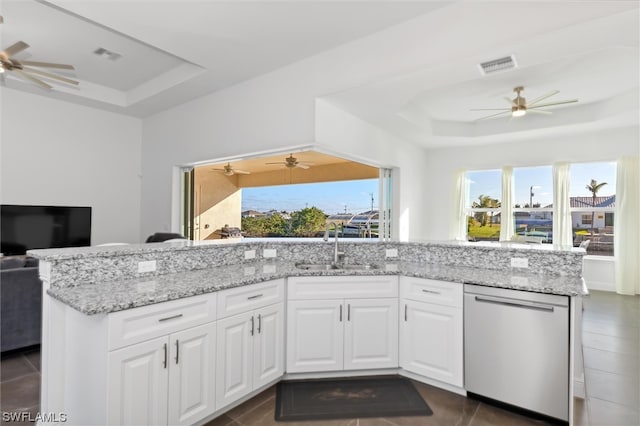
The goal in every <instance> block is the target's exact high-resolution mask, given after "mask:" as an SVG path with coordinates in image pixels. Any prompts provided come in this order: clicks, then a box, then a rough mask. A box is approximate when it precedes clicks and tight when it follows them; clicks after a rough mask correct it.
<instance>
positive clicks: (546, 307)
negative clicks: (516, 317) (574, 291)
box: [475, 296, 553, 312]
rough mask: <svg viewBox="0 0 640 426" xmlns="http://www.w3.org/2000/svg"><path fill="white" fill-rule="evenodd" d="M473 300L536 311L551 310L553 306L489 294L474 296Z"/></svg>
mask: <svg viewBox="0 0 640 426" xmlns="http://www.w3.org/2000/svg"><path fill="white" fill-rule="evenodd" d="M475 300H476V302H484V303H493V304H496V305H505V306H512V307H514V308H524V309H533V310H536V311H546V312H553V306H549V305H539V304H533V303H528V302H525V301H522V300H518V301H511V300H507V299H502V298H498V297H490V296H475Z"/></svg>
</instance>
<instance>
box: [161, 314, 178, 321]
mask: <svg viewBox="0 0 640 426" xmlns="http://www.w3.org/2000/svg"><path fill="white" fill-rule="evenodd" d="M181 316H182V314H178V315H173V316H171V317H166V318H160V319H159V320H158V322H163V321H169V320H172V319H176V318H180V317H181Z"/></svg>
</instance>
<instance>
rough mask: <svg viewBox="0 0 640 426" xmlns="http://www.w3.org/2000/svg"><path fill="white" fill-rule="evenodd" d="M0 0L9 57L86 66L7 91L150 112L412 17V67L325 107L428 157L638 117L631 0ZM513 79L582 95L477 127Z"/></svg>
mask: <svg viewBox="0 0 640 426" xmlns="http://www.w3.org/2000/svg"><path fill="white" fill-rule="evenodd" d="M0 1H1V3H0V6H1V10H0V13H1V14H2V15H3V16H4V24H2V25H1V26H0V28H1V31H2V33H1V34H2V40H1V42H2V43H1V45H2V48H5V47H7V46H9V45H11V44H12V43H14V42H16V41H18V40H24V41H25V42H27V43H29V44H30V45H31V47H30V48H29V49H27V50H26V51H25V52H23V54H22V55H28V56H29V59H31V60H42V61H51V62H62V63H70V64H74V65H76V71H75V73H71V74H66V75H69V76H71V77H72V78H76V79H78V80H80V82H81V84H80V87H78V88H75V87H66V86H64V85H59V84H56V87H55V90H53V91H50V92H44V91H42V90H41V89H40V88H38V87H36V86H34V85H31V84H26V83H23V82H21V81H18V80H15V79H12V78H10V77H6V78H5V82H4V84H5V85H6V86H8V87H13V88H17V89H19V90H25V91H30V92H33V93H39V94H42V95H45V96H51V97H56V98H60V99H64V100H68V101H72V102H77V103H81V104H85V105H91V106H96V107H100V108H104V109H107V110H112V111H116V112H121V113H125V114H130V115H134V116H139V117H145V116H148V115H151V114H154V113H156V112H159V111H162V110H165V109H167V108H170V107H172V106H175V105H178V104H181V103H183V102H186V101H189V100H191V99H194V98H196V97H199V96H202V95H205V94H207V93H211V92H214V91H217V90H221V89H223V88H226V87H229V86H232V85H235V84H237V83H239V82H242V81H244V80H247V79H250V78H253V77H256V76H258V75H261V74H264V73H267V72H270V71H273V70H276V69H278V68H281V67H284V66H286V65H288V64H292V63H294V62H297V61H300V60H302V59H304V58H308V57H311V56H314V55H318V54H320V53H322V52H324V51H328V50H331V49H334V48H339V47H340V46H343V45H346V44H347V43H350V42H353V41H354V40H358V39H359V40H365V38H366V37H368V36H369V37H373V36H375V35H376V34H382V33H383V32H385V31H387V29H390V28H391V27H393V28H394V29H396V30H397V29H398V28H402V27H403V25H405V24H408V26H409V27H410V28H411V29H409V30H407V31H406V32H405V33H406V34H405V39H398V38H390V39H389V40H391V39H393V40H395V43H397V46H395V45H394V49H397V52H398V56H399V57H400V56H402V55H404V56H402V57H403V58H405V59H406V58H407V57H408V56H413V57H414V60H413V61H405V62H403V63H409V62H411V63H413V64H421V65H414V67H413V68H410V69H407V68H406V67H405V68H404V69H402V71H398V72H396V73H393V74H391V75H389V74H387V75H386V77H384V78H381V79H379V80H377V81H375V82H373V83H371V76H367V75H363V80H362V85H360V86H357V87H352V88H346V89H345V88H342V89H338V90H339V91H338V92H337V93H333V94H331V95H329V96H327V97H326V99H327V100H328V101H330V102H331V103H333V104H335V105H337V106H339V107H340V108H343V109H344V110H347V111H349V112H351V113H353V114H354V115H356V116H359V117H361V118H363V119H365V120H367V121H369V122H371V123H373V124H375V125H377V126H379V127H382V128H384V129H387V130H389V131H390V132H392V133H394V134H397V135H400V136H402V137H404V138H405V139H408V140H410V141H413V142H416V143H419V144H422V145H423V146H425V147H431V148H432V147H440V146H452V145H468V144H478V143H495V142H501V141H506V140H511V139H513V138H514V137H517V138H519V139H526V138H538V137H544V136H549V135H559V134H566V133H576V132H587V131H594V130H598V129H602V128H608V127H622V126H631V125H638V120H639V104H640V100H639V98H640V95H639V86H640V65H639V63H640V59H639V52H640V43H639V41H640V33H639V29H640V19H639V17H640V14H639V10H640V9H639V7H640V2H638V1H633V0H629V1H605V0H603V1H578V2H576V1H520V0H510V1H508V2H507V1H488V0H468V1H451V0H446V1H428V0H425V1H393V0H388V1H364V0H356V1H329V0H327V1H322V0H320V1H311V0H298V1H271V0H260V1H215V0H199V1H196V0H156V1H150V0H128V1H119V0H51V1H49V2H42V1H34V0H0ZM423 21H424V25H419V28H420V30H419V31H418V30H416V29H415V27H416V25H415V23H416V22H419V23H420V24H422V22H423ZM411 23H413V24H411ZM412 25H413V26H412ZM399 32H400V33H401V31H395V33H394V34H396V35H397V34H398V33H399ZM385 34H386V33H385ZM412 37H413V38H412ZM371 40H373V38H372V39H371ZM383 40H384V41H386V40H387V39H383ZM402 41H404V42H402ZM378 42H379V39H378ZM99 47H102V48H105V49H108V50H110V51H114V52H116V53H118V54H121V55H122V58H121V59H120V60H118V61H110V60H107V59H103V58H99V57H98V56H96V55H94V54H93V53H92V52H93V51H94V50H95V49H96V48H99ZM384 47H386V46H384ZM373 51H375V49H374V50H373ZM362 54H363V55H370V54H371V51H368V52H363V53H362ZM509 54H513V55H515V57H516V60H517V63H518V67H517V68H516V69H514V70H510V71H505V72H500V73H496V74H493V75H489V76H483V75H482V74H481V73H480V72H479V70H478V63H480V62H483V61H486V60H490V59H495V58H498V57H502V56H505V55H509ZM23 59H26V56H25V57H23ZM394 59H395V58H394ZM353 60H354V61H358V57H357V54H356V55H354V57H353ZM390 60H391V58H389V60H388V61H381V63H384V62H389V61H390ZM398 62H401V61H398ZM396 68H398V69H400V68H401V66H400V65H398V66H397V67H396ZM372 71H374V70H372ZM371 75H384V73H380V72H372V73H371ZM515 86H524V87H525V92H524V95H525V96H526V97H527V98H528V99H533V98H536V97H538V96H540V95H542V94H545V93H548V92H550V91H552V90H559V91H560V93H559V94H558V95H555V96H554V97H553V98H551V99H550V100H564V99H579V102H578V103H576V104H568V105H562V106H557V107H552V108H549V110H550V111H552V112H553V114H552V115H550V116H534V115H533V114H527V115H526V116H525V117H522V118H520V119H512V120H510V119H509V118H496V119H490V120H485V121H476V119H477V118H479V117H482V116H483V113H482V112H472V111H469V110H470V109H472V108H494V107H495V108H501V107H504V106H505V105H506V102H505V101H504V99H503V98H504V97H513V93H512V89H513V87H515Z"/></svg>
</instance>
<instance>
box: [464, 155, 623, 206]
mask: <svg viewBox="0 0 640 426" xmlns="http://www.w3.org/2000/svg"><path fill="white" fill-rule="evenodd" d="M467 177H468V179H469V180H470V184H469V200H468V205H469V206H470V205H471V203H472V202H473V201H476V200H478V197H479V196H480V195H481V194H482V195H489V196H490V197H492V198H496V199H498V200H499V199H500V198H501V189H500V188H501V184H502V181H501V175H500V170H483V171H477V172H469V173H467ZM513 177H514V193H515V204H520V205H521V206H524V205H525V204H529V195H530V191H532V192H533V193H534V196H533V204H536V203H540V205H541V206H542V207H545V206H547V205H550V204H553V176H552V171H551V166H542V167H514V169H513ZM591 179H595V180H596V181H598V183H600V182H607V185H605V186H604V187H602V189H600V191H599V192H598V196H606V195H613V194H615V193H616V165H615V163H613V162H609V163H602V162H600V163H572V164H571V167H570V177H569V180H570V189H569V194H570V196H572V197H579V196H591V195H592V194H591V192H589V191H588V190H587V189H586V186H587V185H589V184H590V183H591ZM532 186H533V189H531V187H532Z"/></svg>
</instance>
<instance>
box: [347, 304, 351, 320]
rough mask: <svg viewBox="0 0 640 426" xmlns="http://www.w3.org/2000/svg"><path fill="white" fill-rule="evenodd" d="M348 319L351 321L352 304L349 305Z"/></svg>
mask: <svg viewBox="0 0 640 426" xmlns="http://www.w3.org/2000/svg"><path fill="white" fill-rule="evenodd" d="M347 321H351V304H350V303H349V304H348V305H347Z"/></svg>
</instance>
